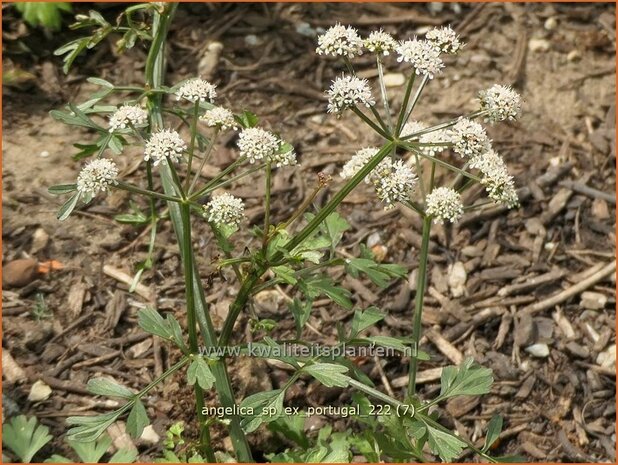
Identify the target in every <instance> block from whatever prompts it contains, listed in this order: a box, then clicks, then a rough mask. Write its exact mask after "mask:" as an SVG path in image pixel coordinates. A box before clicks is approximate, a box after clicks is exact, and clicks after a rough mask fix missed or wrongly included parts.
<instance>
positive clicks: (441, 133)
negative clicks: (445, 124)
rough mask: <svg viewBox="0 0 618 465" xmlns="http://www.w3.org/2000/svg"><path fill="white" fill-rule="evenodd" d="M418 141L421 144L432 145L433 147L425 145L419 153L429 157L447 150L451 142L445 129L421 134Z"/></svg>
mask: <svg viewBox="0 0 618 465" xmlns="http://www.w3.org/2000/svg"><path fill="white" fill-rule="evenodd" d="M418 141H419V142H420V143H421V144H434V145H426V146H424V147H423V146H421V147H420V150H421V152H423V153H425V154H427V155H429V156H430V157H435V156H436V155H437V154H439V153H440V152H443V151H445V150H446V149H448V148H449V146H450V142H451V135H450V133H449V132H448V131H447V130H445V129H437V130H435V131H431V132H426V133H425V134H421V135H420V137H419V139H418Z"/></svg>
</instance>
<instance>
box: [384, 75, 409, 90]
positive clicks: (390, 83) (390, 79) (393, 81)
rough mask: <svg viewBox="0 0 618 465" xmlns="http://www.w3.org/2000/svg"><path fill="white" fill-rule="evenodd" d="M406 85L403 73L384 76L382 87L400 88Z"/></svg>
mask: <svg viewBox="0 0 618 465" xmlns="http://www.w3.org/2000/svg"><path fill="white" fill-rule="evenodd" d="M405 83H406V77H405V76H404V75H403V73H388V74H385V75H384V85H385V86H386V87H401V86H403V85H404V84H405Z"/></svg>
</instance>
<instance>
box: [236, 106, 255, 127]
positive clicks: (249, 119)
mask: <svg viewBox="0 0 618 465" xmlns="http://www.w3.org/2000/svg"><path fill="white" fill-rule="evenodd" d="M235 119H236V121H238V123H239V124H240V125H241V126H242V127H243V128H252V127H254V126H257V124H258V117H257V116H256V115H255V114H254V113H251V112H250V111H246V110H245V111H243V112H242V114H240V115H238V116H235Z"/></svg>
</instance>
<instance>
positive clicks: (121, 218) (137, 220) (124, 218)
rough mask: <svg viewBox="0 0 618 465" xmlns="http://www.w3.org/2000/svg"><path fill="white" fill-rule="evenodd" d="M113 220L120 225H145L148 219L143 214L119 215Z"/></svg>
mask: <svg viewBox="0 0 618 465" xmlns="http://www.w3.org/2000/svg"><path fill="white" fill-rule="evenodd" d="M114 220H116V221H118V223H122V224H146V223H148V222H149V219H148V218H147V217H146V215H144V214H143V213H141V212H140V213H121V214H120V215H116V216H114Z"/></svg>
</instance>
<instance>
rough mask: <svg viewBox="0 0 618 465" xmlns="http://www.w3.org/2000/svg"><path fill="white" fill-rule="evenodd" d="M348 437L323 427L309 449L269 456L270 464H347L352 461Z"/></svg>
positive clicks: (298, 449) (345, 434) (290, 450)
mask: <svg viewBox="0 0 618 465" xmlns="http://www.w3.org/2000/svg"><path fill="white" fill-rule="evenodd" d="M349 438H350V435H349V433H348V432H345V433H333V432H332V427H330V426H325V427H323V428H322V429H321V430H320V432H319V434H318V438H317V441H316V444H315V445H314V446H312V447H309V448H297V449H288V450H287V451H285V452H283V453H281V454H269V455H267V458H268V459H269V460H270V461H271V462H272V463H286V462H287V463H290V462H294V463H349V462H350V460H351V459H352V453H351V450H350V449H351V444H350V440H349Z"/></svg>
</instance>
